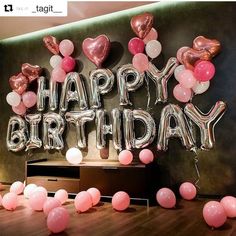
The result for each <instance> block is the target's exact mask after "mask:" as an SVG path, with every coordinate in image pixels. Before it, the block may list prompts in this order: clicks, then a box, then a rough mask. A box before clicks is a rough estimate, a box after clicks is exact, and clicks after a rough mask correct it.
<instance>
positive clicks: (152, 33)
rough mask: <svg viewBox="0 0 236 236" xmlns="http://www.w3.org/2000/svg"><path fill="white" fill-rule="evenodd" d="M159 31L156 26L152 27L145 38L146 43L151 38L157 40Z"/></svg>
mask: <svg viewBox="0 0 236 236" xmlns="http://www.w3.org/2000/svg"><path fill="white" fill-rule="evenodd" d="M157 38H158V33H157V31H156V30H155V29H154V28H151V30H150V31H149V33H148V34H147V36H146V37H145V38H144V39H143V41H144V43H145V44H147V43H148V42H149V41H151V40H157Z"/></svg>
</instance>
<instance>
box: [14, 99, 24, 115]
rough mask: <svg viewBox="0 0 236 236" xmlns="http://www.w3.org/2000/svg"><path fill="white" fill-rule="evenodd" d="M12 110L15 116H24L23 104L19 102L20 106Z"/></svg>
mask: <svg viewBox="0 0 236 236" xmlns="http://www.w3.org/2000/svg"><path fill="white" fill-rule="evenodd" d="M12 110H13V111H14V112H15V113H16V114H17V115H20V116H22V115H24V114H25V113H26V107H25V105H24V103H23V102H20V104H19V105H18V106H16V107H12Z"/></svg>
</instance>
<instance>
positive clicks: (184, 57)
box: [173, 36, 221, 102]
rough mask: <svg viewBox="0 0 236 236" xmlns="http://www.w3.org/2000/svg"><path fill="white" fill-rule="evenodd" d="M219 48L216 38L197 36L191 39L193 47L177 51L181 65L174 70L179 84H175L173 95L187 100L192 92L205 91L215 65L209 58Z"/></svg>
mask: <svg viewBox="0 0 236 236" xmlns="http://www.w3.org/2000/svg"><path fill="white" fill-rule="evenodd" d="M220 48H221V45H220V42H219V41H218V40H216V39H208V38H205V37H203V36H198V37H196V38H195V39H194V40H193V48H189V47H182V48H180V49H179V50H178V51H177V59H178V61H179V62H180V63H181V64H182V65H179V66H178V67H176V69H175V71H174V76H175V78H176V80H177V81H178V82H179V84H177V85H176V86H175V88H174V90H173V95H174V97H175V98H176V99H177V100H178V101H180V102H188V101H189V100H191V98H192V96H193V94H202V93H204V92H206V91H207V89H208V88H209V86H210V80H211V79H212V78H213V77H214V75H215V66H214V65H213V63H212V62H211V61H210V60H211V59H212V58H213V57H214V56H216V55H217V54H218V53H219V51H220Z"/></svg>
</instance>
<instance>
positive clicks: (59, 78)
mask: <svg viewBox="0 0 236 236" xmlns="http://www.w3.org/2000/svg"><path fill="white" fill-rule="evenodd" d="M65 78H66V72H65V71H64V70H63V69H62V68H61V67H56V68H54V69H53V70H52V74H51V79H52V80H53V81H54V82H58V83H63V82H64V80H65Z"/></svg>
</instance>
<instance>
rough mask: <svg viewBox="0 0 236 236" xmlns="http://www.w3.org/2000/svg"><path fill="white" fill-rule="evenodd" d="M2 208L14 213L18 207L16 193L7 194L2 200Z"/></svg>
mask: <svg viewBox="0 0 236 236" xmlns="http://www.w3.org/2000/svg"><path fill="white" fill-rule="evenodd" d="M2 206H3V207H4V208H5V209H6V210H8V211H14V210H15V209H16V207H17V195H16V193H6V194H5V195H4V196H3V198H2Z"/></svg>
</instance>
